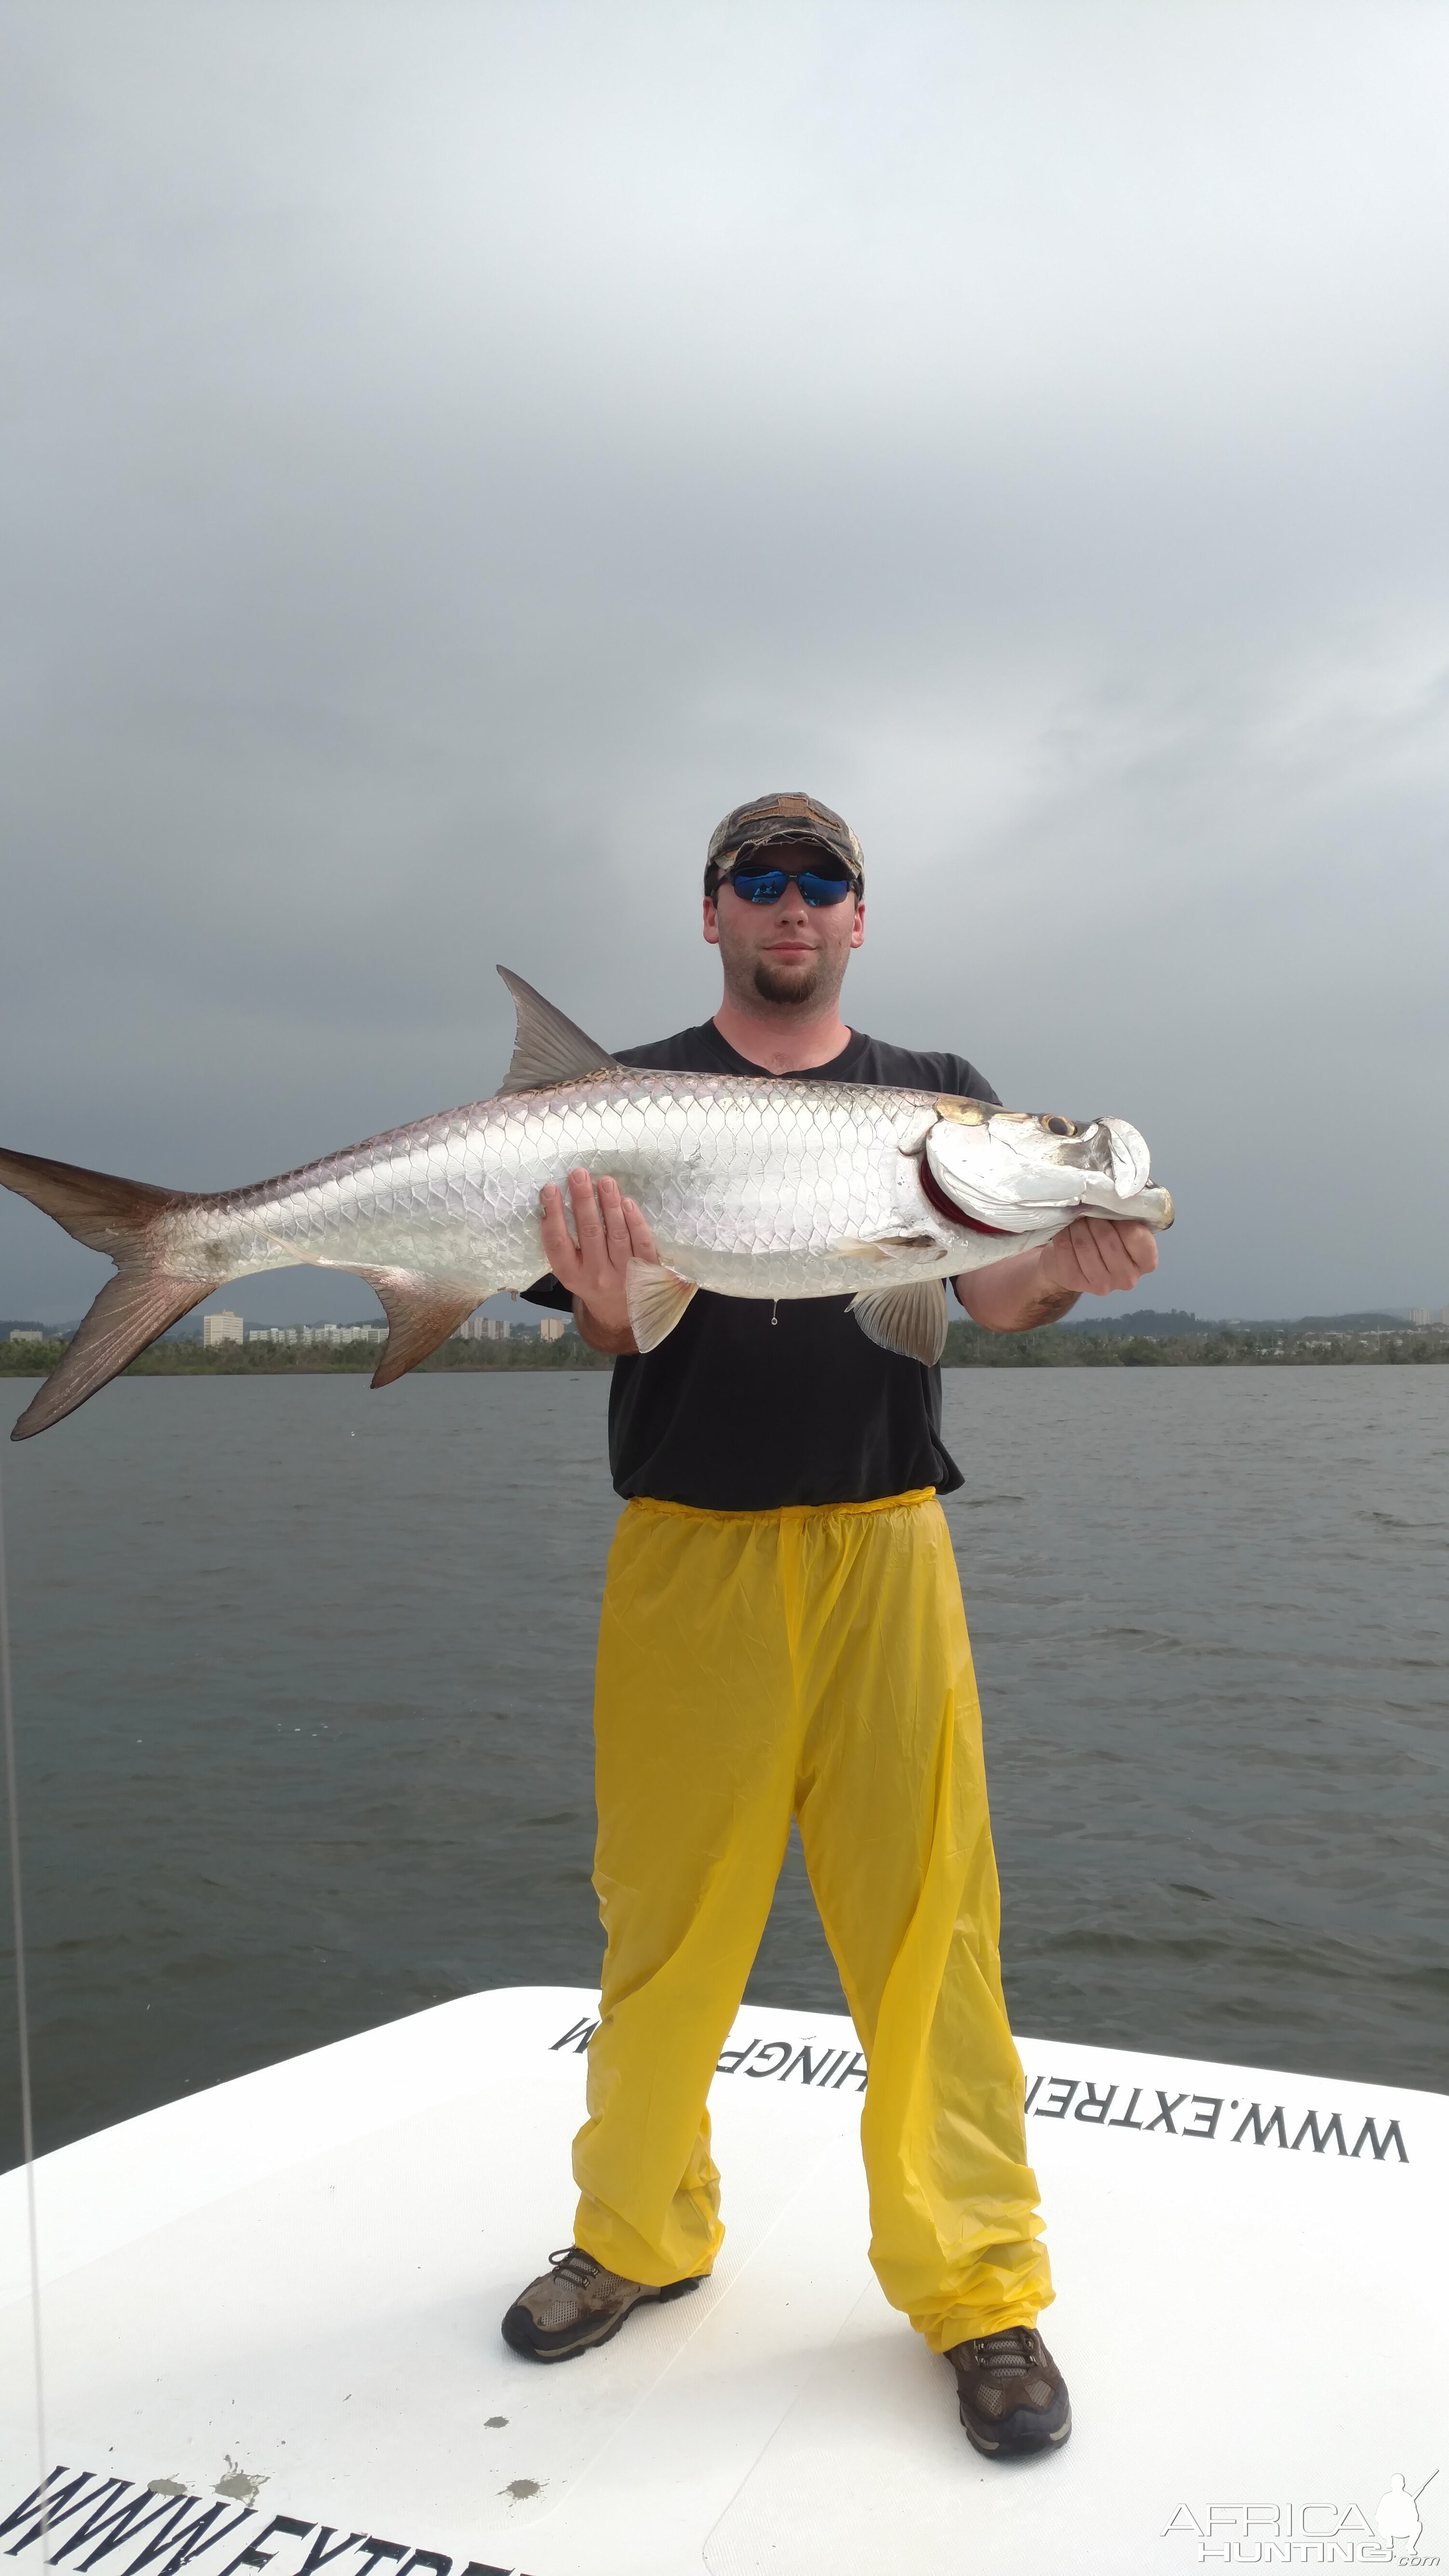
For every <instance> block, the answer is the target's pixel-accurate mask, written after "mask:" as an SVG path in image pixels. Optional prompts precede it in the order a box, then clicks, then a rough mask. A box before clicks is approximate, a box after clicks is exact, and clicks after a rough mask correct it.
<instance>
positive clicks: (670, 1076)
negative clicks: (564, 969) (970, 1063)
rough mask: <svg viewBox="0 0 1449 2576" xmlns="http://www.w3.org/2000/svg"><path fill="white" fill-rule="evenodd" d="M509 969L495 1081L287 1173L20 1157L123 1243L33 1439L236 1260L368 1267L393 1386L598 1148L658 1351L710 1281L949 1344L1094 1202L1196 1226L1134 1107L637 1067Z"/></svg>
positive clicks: (529, 1275)
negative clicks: (176, 1183)
mask: <svg viewBox="0 0 1449 2576" xmlns="http://www.w3.org/2000/svg"><path fill="white" fill-rule="evenodd" d="M498 971H499V973H500V974H501V975H502V977H503V980H504V982H505V984H506V985H507V987H508V989H509V992H510V993H511V994H512V996H513V1001H514V1006H515V1009H516V1010H517V1013H518V1037H517V1042H516V1044H515V1046H514V1050H513V1060H512V1062H511V1064H510V1066H509V1068H508V1077H507V1080H506V1081H505V1082H504V1084H503V1087H502V1089H501V1090H500V1091H498V1092H497V1093H496V1094H495V1095H494V1097H493V1098H492V1099H491V1100H480V1101H477V1102H476V1103H475V1104H474V1105H473V1107H471V1108H469V1109H450V1110H445V1111H444V1112H443V1113H442V1114H441V1115H440V1116H438V1117H435V1118H419V1119H417V1120H415V1121H414V1123H413V1125H412V1126H410V1127H397V1128H394V1129H393V1131H392V1132H391V1134H390V1135H386V1136H372V1137H369V1138H368V1140H367V1142H366V1143H365V1144H363V1145H353V1146H351V1147H349V1148H348V1149H347V1150H346V1151H345V1152H343V1153H340V1154H329V1155H328V1156H327V1157H326V1159H325V1161H323V1162H320V1163H309V1164H307V1165H306V1166H305V1168H304V1169H303V1170H301V1171H298V1172H284V1173H283V1174H282V1175H281V1177H280V1178H279V1179H277V1180H273V1181H258V1182H256V1183H255V1184H254V1185H253V1187H252V1188H250V1189H245V1190H227V1191H223V1192H221V1193H220V1194H219V1195H218V1196H216V1197H214V1198H213V1197H207V1196H205V1195H203V1194H198V1193H196V1192H193V1191H189V1190H163V1189H157V1188H155V1187H154V1186H153V1185H152V1184H151V1183H150V1182H149V1181H123V1180H119V1179H117V1178H115V1177H114V1176H113V1175H112V1174H110V1173H106V1172H87V1171H82V1170H80V1169H78V1168H77V1167H76V1166H75V1165H73V1164H70V1163H52V1162H47V1161H46V1160H44V1159H43V1158H42V1157H41V1156H39V1155H36V1154H12V1153H5V1152H0V1182H3V1183H4V1184H5V1186H6V1187H7V1188H8V1189H12V1190H18V1191H19V1192H20V1194H21V1196H22V1197H23V1198H27V1199H31V1200H33V1201H34V1203H35V1205H36V1206H37V1207H41V1208H44V1209H45V1211H46V1214H47V1215H48V1216H53V1217H54V1218H55V1219H56V1220H57V1222H58V1223H59V1224H61V1225H63V1226H64V1227H65V1229H66V1232H67V1233H68V1234H73V1235H74V1236H75V1237H76V1240H77V1241H78V1242H80V1243H85V1244H89V1245H90V1246H91V1248H92V1249H93V1250H94V1251H96V1252H105V1253H109V1255H110V1257H111V1259H112V1261H114V1263H115V1265H116V1274H117V1275H116V1277H115V1278H114V1279H110V1280H108V1281H107V1282H106V1285H105V1287H104V1288H103V1289H102V1290H101V1292H100V1295H99V1296H98V1297H97V1298H96V1300H95V1303H94V1304H93V1306H92V1307H91V1309H90V1312H89V1313H88V1314H87V1315H86V1317H85V1319H84V1321H83V1323H82V1324H81V1326H80V1329H79V1331H78V1332H77V1333H76V1335H75V1338H74V1340H73V1341H72V1342H71V1344H70V1346H69V1348H68V1349H67V1351H66V1353H65V1356H64V1358H63V1359H62V1360H61V1361H60V1363H59V1365H58V1367H57V1368H56V1369H55V1370H54V1371H53V1373H52V1374H51V1376H50V1377H48V1378H47V1380H46V1382H45V1384H44V1386H43V1387H42V1388H41V1390H40V1393H39V1394H38V1395H37V1396H36V1398H35V1400H34V1402H33V1403H32V1404H30V1405H28V1406H27V1408H26V1410H25V1412H24V1413H22V1415H21V1417H20V1419H19V1421H18V1422H17V1423H16V1425H15V1428H14V1430H13V1431H12V1433H11V1435H10V1436H11V1438H12V1440H28V1439H31V1438H33V1437H34V1435H35V1433H36V1432H37V1431H45V1430H48V1429H49V1427H50V1425H51V1423H53V1422H59V1421H61V1420H62V1419H63V1417H64V1416H65V1415H66V1414H67V1413H73V1412H74V1410H75V1408H76V1406H77V1405H78V1404H84V1402H85V1400H86V1398H87V1396H90V1395H94V1394H95V1393H96V1390H97V1388H99V1387H102V1386H104V1385H105V1384H106V1382H107V1380H108V1379H109V1378H113V1377H114V1376H115V1375H116V1373H117V1371H118V1370H120V1369H123V1368H124V1367H125V1366H126V1364H127V1362H128V1361H129V1360H133V1359H134V1358H135V1356H136V1354H137V1352H138V1351H142V1350H144V1349H145V1348H146V1346H147V1344H148V1343H149V1342H153V1341H155V1340H156V1338H157V1336H158V1335H159V1334H161V1333H164V1332H165V1331H166V1330H167V1329H168V1327H169V1326H170V1325H172V1324H174V1323H175V1322H176V1321H177V1319H178V1317H179V1316H182V1315H184V1314H186V1313H187V1312H188V1311H189V1309H190V1308H191V1307H193V1306H197V1305H199V1304H200V1303H201V1300H202V1299H203V1298H204V1297H209V1296H211V1295H212V1293H213V1292H214V1291H215V1290H216V1289H218V1288H222V1287H225V1286H226V1284H227V1282H228V1281H229V1280H232V1279H247V1278H252V1277H255V1276H256V1274H257V1273H258V1272H260V1271H263V1270H286V1269H289V1268H291V1267H292V1266H293V1265H294V1264H295V1263H297V1262H311V1263H314V1264H316V1266H317V1267H318V1268H320V1269H324V1270H351V1271H355V1272H356V1273H357V1275H358V1276H359V1277H360V1278H363V1279H367V1280H370V1282H371V1284H372V1286H373V1287H374V1288H375V1289H376V1291H377V1294H378V1297H379V1298H380V1299H381V1302H382V1305H383V1309H384V1311H385V1313H386V1315H387V1320H388V1326H389V1331H388V1338H387V1342H386V1345H385V1347H384V1350H383V1354H382V1358H381V1360H380V1361H379V1363H378V1367H377V1370H376V1373H375V1375H374V1377H373V1381H372V1382H373V1385H374V1386H387V1385H389V1384H390V1383H391V1381H392V1380H393V1379H394V1378H398V1377H402V1376H403V1375H404V1374H405V1373H406V1371H407V1370H408V1369H410V1368H415V1367H416V1366H417V1364H418V1361H419V1360H423V1359H426V1358H427V1356H428V1353H429V1352H430V1351H434V1350H436V1349H437V1347H438V1345H439V1343H440V1342H443V1341H446V1339H447V1337H448V1335H449V1334H450V1333H452V1332H455V1331H456V1330H457V1327H458V1326H459V1324H461V1323H462V1322H463V1321H464V1320H465V1318H466V1317H467V1316H469V1315H471V1313H472V1312H473V1309H474V1307H475V1306H477V1305H479V1304H481V1302H482V1300H483V1299H484V1298H485V1297H488V1296H491V1295H492V1294H493V1293H494V1291H495V1290H497V1289H500V1288H515V1289H516V1288H526V1287H527V1286H528V1285H529V1284H530V1282H531V1281H533V1280H535V1279H537V1278H538V1277H539V1275H540V1273H541V1271H543V1270H544V1269H545V1267H546V1262H545V1258H544V1253H543V1248H542V1242H541V1238H540V1234H539V1192H540V1191H541V1189H542V1188H543V1186H544V1183H545V1182H547V1181H558V1182H562V1181H564V1180H565V1178H566V1176H567V1174H568V1173H569V1172H570V1171H571V1170H573V1169H574V1168H575V1167H576V1166H578V1165H583V1166H584V1168H585V1169H586V1170H588V1171H589V1172H590V1173H592V1175H593V1176H594V1178H595V1179H596V1180H599V1179H602V1178H603V1177H604V1175H605V1174H612V1176H613V1178H614V1179H615V1180H617V1182H618V1184H619V1187H620V1189H621V1190H622V1191H624V1192H625V1194H626V1195H627V1196H628V1197H630V1198H633V1199H637V1201H638V1203H639V1206H640V1207H641V1209H642V1210H643V1213H644V1216H645V1219H646V1221H647V1223H648V1225H649V1227H650V1229H651V1231H652V1233H653V1235H654V1238H655V1241H656V1243H657V1245H658V1248H659V1255H660V1258H659V1262H658V1263H657V1264H655V1263H653V1262H631V1263H630V1265H629V1272H628V1278H627V1283H626V1284H627V1293H628V1300H629V1315H630V1321H631V1323H632V1325H633V1329H634V1338H635V1340H636V1342H637V1343H638V1345H639V1348H640V1350H641V1351H649V1350H653V1349H654V1348H655V1346H656V1344H658V1343H659V1342H661V1341H663V1339H664V1337H665V1335H666V1334H667V1333H669V1332H671V1331H672V1330H673V1328H674V1326H675V1325H676V1324H677V1323H678V1321H679V1318H680V1316H681V1315H682V1314H683V1313H684V1310H685V1308H686V1307H687V1305H688V1304H689V1301H690V1299H691V1297H693V1295H694V1294H695V1291H696V1290H697V1289H699V1288H712V1289H715V1290H717V1291H719V1292H720V1293H721V1294H723V1295H724V1296H727V1297H772V1298H773V1297H828V1296H833V1295H838V1294H840V1293H842V1292H844V1293H847V1294H848V1293H850V1292H854V1293H853V1303H852V1311H853V1313H854V1315H855V1317H856V1320H857V1322H858V1323H859V1324H860V1326H861V1328H862V1330H863V1331H864V1332H866V1333H868V1334H869V1335H870V1337H871V1339H872V1341H876V1342H879V1343H881V1344H882V1345H883V1346H884V1348H885V1349H886V1350H889V1351H898V1352H900V1353H902V1354H903V1355H904V1356H906V1357H908V1358H911V1359H921V1360H937V1359H939V1358H940V1356H941V1350H942V1347H943V1344H944V1342H945V1337H946V1290H945V1282H946V1280H947V1279H948V1278H952V1277H954V1276H955V1275H956V1274H957V1273H959V1272H961V1271H965V1270H979V1269H981V1268H982V1267H983V1265H984V1264H985V1263H987V1262H991V1261H1001V1260H1004V1259H1006V1258H1007V1257H1009V1256H1010V1255H1011V1254H1012V1253H1016V1252H1027V1251H1030V1250H1032V1249H1033V1248H1034V1247H1035V1246H1036V1245H1037V1244H1041V1243H1048V1242H1050V1240H1051V1237H1052V1236H1053V1235H1054V1234H1059V1233H1060V1232H1061V1229H1062V1228H1063V1226H1066V1225H1070V1224H1071V1222H1072V1219H1073V1218H1074V1217H1078V1216H1095V1217H1116V1218H1119V1219H1121V1218H1128V1217H1135V1218H1139V1219H1140V1220H1141V1221H1142V1222H1143V1223H1144V1224H1146V1225H1150V1226H1152V1227H1154V1228H1157V1229H1161V1228H1162V1227H1164V1226H1168V1225H1170V1224H1171V1223H1172V1201H1171V1199H1170V1198H1169V1197H1168V1194H1167V1192H1166V1190H1163V1189H1154V1188H1153V1186H1152V1183H1151V1178H1150V1167H1149V1159H1148V1153H1147V1147H1146V1146H1145V1144H1144V1143H1143V1141H1142V1138H1141V1137H1140V1136H1139V1135H1138V1133H1137V1130H1136V1129H1135V1127H1129V1126H1128V1125H1127V1124H1126V1122H1125V1120H1123V1119H1120V1118H1094V1119H1090V1120H1087V1121H1086V1122H1084V1123H1080V1124H1079V1123H1077V1122H1074V1121H1073V1120H1072V1119H1070V1118H1061V1117H1051V1116H1040V1117H1038V1116H1032V1115H1028V1114H1027V1113H1026V1112H1025V1111H1024V1110H1020V1109H997V1108H995V1107H993V1106H992V1105H991V1104H989V1103H987V1102H985V1101H979V1102H978V1101H971V1100H958V1099H955V1098H952V1097H939V1098H938V1097H937V1096H936V1094H935V1093H932V1092H922V1091H884V1090H881V1091H874V1090H869V1089H866V1088H865V1087H864V1086H862V1085H858V1084H855V1083H846V1082H800V1081H795V1080H792V1079H791V1077H790V1076H789V1075H788V1074H779V1075H776V1074H762V1075H748V1076H745V1075H738V1074H733V1075H732V1074H704V1073H655V1072H644V1071H639V1070H636V1069H634V1068H632V1067H630V1066H628V1065H622V1064H620V1063H619V1062H618V1061H617V1060H616V1058H615V1057H613V1056H611V1055H606V1054H605V1052H604V1050H603V1048H602V1047H599V1046H595V1044H594V1042H593V1040H592V1039H591V1038H586V1037H585V1036H584V1033H583V1031H582V1030H581V1029H578V1028H575V1026H574V1024H573V1022H572V1020H566V1019H565V1018H564V1017H563V1014H562V1012H560V1011H556V1010H554V1009H553V1007H552V1005H551V1004H550V1003H548V1002H546V1001H544V999H543V997H542V995H541V994H539V993H536V992H535V991H534V990H533V987H532V986H531V985H529V984H525V983H524V981H523V979H522V977H521V976H518V975H511V974H510V973H509V972H508V970H507V968H506V967H500V968H499V970H498ZM565 1203H566V1204H567V1202H565Z"/></svg>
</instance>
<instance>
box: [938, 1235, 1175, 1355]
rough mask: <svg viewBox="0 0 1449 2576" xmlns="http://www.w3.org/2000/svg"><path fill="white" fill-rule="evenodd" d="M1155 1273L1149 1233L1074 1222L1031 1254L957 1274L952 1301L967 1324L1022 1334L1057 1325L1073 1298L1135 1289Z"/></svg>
mask: <svg viewBox="0 0 1449 2576" xmlns="http://www.w3.org/2000/svg"><path fill="white" fill-rule="evenodd" d="M1156 1268H1157V1238H1156V1236H1155V1235H1154V1234H1153V1231H1152V1228H1151V1226H1150V1225H1143V1224H1141V1223H1140V1222H1138V1221H1135V1220H1134V1221H1133V1222H1132V1223H1131V1224H1128V1225H1118V1224H1117V1223H1116V1222H1115V1221H1114V1220H1113V1219H1111V1218H1103V1217H1093V1216H1079V1217H1078V1218H1076V1220H1075V1222H1074V1223H1073V1224H1071V1225H1069V1226H1065V1227H1064V1228H1063V1230H1062V1232H1061V1233H1060V1234H1054V1235H1053V1236H1052V1239H1051V1241H1050V1243H1044V1244H1043V1245H1042V1246H1041V1248H1040V1250H1039V1251H1037V1252H1021V1253H1018V1254H1017V1255H1016V1257H1015V1259H1014V1260H1009V1261H995V1262H993V1263H992V1264H991V1266H990V1267H989V1269H986V1270H968V1271H965V1272H963V1274H962V1276H961V1277H960V1278H959V1279H958V1280H957V1281H956V1294H957V1296H958V1297H959V1298H960V1300H961V1303H962V1305H963V1306H964V1307H965V1309H966V1312H967V1314H968V1315H969V1316H970V1317H971V1319H972V1322H973V1323H977V1324H981V1325H984V1326H985V1328H986V1330H987V1332H989V1333H1026V1332H1030V1330H1031V1328H1032V1326H1033V1325H1035V1324H1054V1323H1056V1322H1057V1320H1058V1318H1059V1317H1060V1316H1062V1315H1065V1314H1067V1313H1068V1312H1069V1311H1070V1309H1071V1308H1072V1307H1073V1306H1075V1304H1076V1302H1077V1299H1078V1298H1079V1297H1081V1296H1084V1295H1085V1296H1089V1297H1110V1296H1111V1294H1112V1292H1113V1290H1114V1289H1120V1288H1135V1287H1136V1285H1137V1282H1138V1280H1139V1279H1145V1278H1146V1277H1147V1274H1148V1272H1149V1271H1152V1270H1155V1269H1156Z"/></svg>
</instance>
